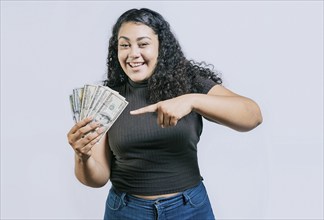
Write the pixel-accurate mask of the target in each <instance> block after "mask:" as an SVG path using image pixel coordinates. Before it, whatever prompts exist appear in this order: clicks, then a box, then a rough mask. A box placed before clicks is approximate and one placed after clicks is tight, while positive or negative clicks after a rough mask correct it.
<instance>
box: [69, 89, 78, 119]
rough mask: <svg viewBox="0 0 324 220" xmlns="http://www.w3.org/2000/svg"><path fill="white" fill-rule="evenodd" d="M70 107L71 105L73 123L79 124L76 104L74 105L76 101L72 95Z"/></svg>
mask: <svg viewBox="0 0 324 220" xmlns="http://www.w3.org/2000/svg"><path fill="white" fill-rule="evenodd" d="M70 105H71V110H72V115H73V121H74V122H75V123H77V122H78V121H77V118H76V114H75V104H74V100H73V95H70Z"/></svg>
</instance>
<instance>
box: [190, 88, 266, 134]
mask: <svg viewBox="0 0 324 220" xmlns="http://www.w3.org/2000/svg"><path fill="white" fill-rule="evenodd" d="M191 98H192V99H193V101H192V109H193V111H196V112H198V113H199V114H201V115H203V116H204V117H206V118H207V119H209V120H211V121H214V122H217V123H219V124H223V125H225V126H228V127H230V128H232V129H234V130H237V131H249V130H252V129H253V128H255V127H257V126H258V125H259V124H261V123H262V114H261V111H260V108H259V106H258V105H257V104H256V103H255V102H254V101H253V100H251V99H249V98H246V97H243V96H240V95H237V94H235V93H233V92H231V91H230V90H228V89H226V88H225V87H223V86H214V87H213V88H212V89H211V90H210V91H209V92H208V94H207V95H203V94H192V95H191Z"/></svg>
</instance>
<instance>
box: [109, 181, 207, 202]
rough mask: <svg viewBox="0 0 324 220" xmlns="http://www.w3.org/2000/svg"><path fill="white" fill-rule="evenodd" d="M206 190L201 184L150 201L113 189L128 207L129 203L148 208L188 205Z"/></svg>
mask: <svg viewBox="0 0 324 220" xmlns="http://www.w3.org/2000/svg"><path fill="white" fill-rule="evenodd" d="M204 189H205V188H204V186H203V183H202V182H199V184H198V185H196V186H194V187H192V188H190V189H187V190H185V191H183V192H179V193H178V194H176V195H174V196H171V197H166V198H163V197H162V198H158V199H154V200H150V199H143V198H139V197H136V196H134V195H132V194H128V193H126V192H120V191H118V190H117V189H116V188H115V187H114V186H112V187H111V190H113V191H114V193H116V194H117V195H118V196H119V197H120V199H121V202H122V203H123V205H126V204H127V203H131V204H136V205H140V206H146V207H152V205H157V204H159V205H163V204H165V205H172V206H176V205H177V204H179V205H182V204H184V203H187V202H188V201H189V200H190V198H191V197H194V196H195V194H198V193H200V192H201V191H202V190H204Z"/></svg>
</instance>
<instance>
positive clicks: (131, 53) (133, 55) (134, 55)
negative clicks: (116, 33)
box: [129, 46, 141, 58]
mask: <svg viewBox="0 0 324 220" xmlns="http://www.w3.org/2000/svg"><path fill="white" fill-rule="evenodd" d="M140 54H141V52H140V48H139V47H137V46H132V47H131V49H130V51H129V57H130V58H137V57H139V56H140Z"/></svg>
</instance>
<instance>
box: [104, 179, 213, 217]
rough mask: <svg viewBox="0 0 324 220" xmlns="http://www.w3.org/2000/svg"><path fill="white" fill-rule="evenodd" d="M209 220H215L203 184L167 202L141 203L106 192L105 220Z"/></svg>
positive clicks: (141, 201)
mask: <svg viewBox="0 0 324 220" xmlns="http://www.w3.org/2000/svg"><path fill="white" fill-rule="evenodd" d="M117 219H118V220H166V219H167V220H180V219H181V220H187V219H192V220H208V219H215V217H214V214H213V210H212V207H211V205H210V202H209V198H208V195H207V192H206V189H205V186H204V184H203V183H202V182H200V183H199V185H198V186H195V187H193V188H191V189H188V190H186V191H184V192H182V193H179V194H177V195H175V196H172V197H169V198H161V199H157V200H146V199H141V198H138V197H135V196H132V195H129V194H127V193H123V192H118V191H117V190H116V189H115V188H114V187H112V188H111V189H110V191H109V194H108V197H107V201H106V210H105V216H104V220H117Z"/></svg>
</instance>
